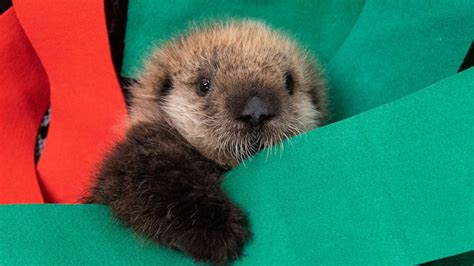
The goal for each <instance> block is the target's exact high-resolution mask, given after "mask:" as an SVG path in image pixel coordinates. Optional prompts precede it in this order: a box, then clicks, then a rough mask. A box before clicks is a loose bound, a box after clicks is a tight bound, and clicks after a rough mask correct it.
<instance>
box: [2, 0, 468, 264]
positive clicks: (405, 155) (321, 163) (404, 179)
mask: <svg viewBox="0 0 474 266" xmlns="http://www.w3.org/2000/svg"><path fill="white" fill-rule="evenodd" d="M223 16H232V17H236V16H237V17H242V16H243V17H257V18H260V19H263V20H265V21H267V22H269V23H270V24H272V25H275V26H277V27H281V28H283V29H285V30H287V31H289V32H290V33H293V34H294V35H295V36H296V38H298V39H299V40H300V42H301V43H303V44H304V45H305V46H306V47H308V48H309V49H310V50H311V51H312V52H313V53H315V54H317V55H318V56H319V57H320V58H321V62H322V63H323V64H324V66H326V69H327V73H328V78H329V81H330V85H331V90H330V94H331V98H332V109H333V113H334V115H333V120H334V121H337V122H335V123H333V124H330V125H328V126H326V127H323V128H320V129H317V130H314V131H312V132H310V133H308V134H305V135H302V136H298V137H296V138H293V139H291V140H290V141H287V142H286V143H285V145H284V149H276V151H274V152H273V153H272V154H270V155H269V156H268V158H267V155H266V154H265V151H264V152H263V153H261V154H259V155H257V157H256V158H255V159H253V160H251V161H248V162H246V163H245V166H241V167H238V168H237V169H234V171H232V172H230V173H229V174H228V175H227V177H226V179H225V181H224V189H225V190H226V192H227V193H228V194H229V195H230V196H231V197H232V198H233V199H234V200H235V201H236V202H237V203H238V204H239V205H240V206H241V207H242V208H243V209H244V210H246V211H247V212H248V214H249V217H250V220H251V223H252V231H253V233H254V239H253V241H252V242H251V243H250V244H249V245H248V246H247V248H246V250H245V254H246V256H245V257H244V258H243V259H242V260H240V261H238V262H237V263H236V264H237V265H288V264H293V265H314V264H327V265H337V264H396V265H399V264H414V263H422V262H425V261H430V260H434V259H439V258H442V257H447V256H451V255H455V254H457V253H461V252H465V251H468V250H472V249H474V222H473V221H474V205H473V203H474V69H470V70H466V71H464V72H462V73H459V74H456V72H457V70H458V68H459V66H460V65H461V62H462V60H463V58H464V56H465V54H466V52H467V49H468V48H469V46H470V45H471V42H472V40H473V38H474V20H473V19H472V18H473V17H474V2H473V1H470V0H469V1H468V0H466V1H461V0H458V1H430V2H426V1H388V0H385V1H384V0H379V1H366V2H365V3H364V2H363V1H350V3H349V1H346V2H345V3H342V2H339V1H305V2H303V1H290V0H287V1H286V0H280V1H233V2H232V3H230V2H229V1H223V0H222V1H213V2H212V3H211V2H209V1H205V0H195V1H184V0H181V1H174V2H171V1H170V2H160V3H158V2H157V1H152V0H147V1H130V11H129V25H128V29H127V30H128V31H127V36H126V51H125V60H124V68H123V74H125V75H127V76H129V77H133V76H134V75H135V74H136V73H137V71H139V69H140V67H141V60H142V58H143V57H144V56H146V53H147V52H148V51H149V45H150V44H151V43H152V42H153V41H156V40H165V39H166V38H169V37H170V36H171V35H174V34H175V33H176V32H177V31H179V30H181V29H182V28H184V27H185V26H186V25H187V24H188V23H189V22H190V21H193V20H195V19H201V18H207V17H223ZM0 217H1V219H0V258H1V262H5V263H7V264H18V263H35V262H36V263H38V262H42V263H75V264H85V263H87V264H97V263H110V264H114V265H115V264H140V263H147V264H160V265H183V264H190V263H192V262H191V260H190V259H189V258H187V257H185V256H183V255H181V254H179V253H176V252H173V251H170V250H166V249H163V248H161V247H158V246H156V245H152V244H150V243H147V242H146V241H144V240H142V239H140V238H138V237H136V236H134V234H133V233H132V232H130V231H129V230H127V229H125V228H123V227H121V226H119V225H118V224H117V222H115V221H113V220H112V219H111V217H110V215H109V212H108V210H107V209H106V208H104V207H101V206H93V205H91V206H79V205H76V206H71V205H55V206H54V205H29V206H28V205H27V206H0Z"/></svg>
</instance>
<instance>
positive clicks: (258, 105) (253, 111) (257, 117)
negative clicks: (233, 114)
mask: <svg viewBox="0 0 474 266" xmlns="http://www.w3.org/2000/svg"><path fill="white" fill-rule="evenodd" d="M273 116H274V113H273V112H272V111H271V110H270V108H268V106H267V104H266V103H265V102H264V101H263V100H262V99H260V98H259V97H257V96H253V97H251V98H250V99H249V100H248V101H247V103H246V104H245V106H244V108H243V109H242V111H241V113H240V116H239V120H242V121H245V122H247V123H249V124H250V126H252V127H258V126H260V125H261V124H263V122H264V121H265V120H268V119H270V118H272V117H273Z"/></svg>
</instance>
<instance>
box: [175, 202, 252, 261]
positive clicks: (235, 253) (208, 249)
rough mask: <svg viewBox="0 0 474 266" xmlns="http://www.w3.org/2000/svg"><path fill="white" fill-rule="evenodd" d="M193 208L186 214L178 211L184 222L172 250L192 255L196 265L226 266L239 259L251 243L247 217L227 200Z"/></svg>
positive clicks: (199, 203)
mask: <svg viewBox="0 0 474 266" xmlns="http://www.w3.org/2000/svg"><path fill="white" fill-rule="evenodd" d="M192 206H193V207H192V211H184V209H188V208H184V209H181V210H178V209H180V208H179V207H177V209H176V211H177V212H178V213H179V214H181V215H179V216H181V217H182V220H181V222H180V224H179V225H178V226H177V228H179V230H178V232H175V233H176V234H175V235H174V237H173V239H172V240H171V246H172V247H173V248H176V249H178V250H181V251H182V252H184V253H186V254H189V255H191V256H192V257H193V258H194V259H195V260H196V261H200V262H211V263H213V264H216V265H225V264H227V263H229V262H231V261H233V260H236V259H237V258H239V257H240V256H241V255H242V250H243V247H244V245H245V244H246V243H247V242H248V241H249V239H250V232H249V230H248V226H249V225H248V220H247V218H246V216H245V215H244V213H243V212H242V211H241V210H240V209H239V208H238V207H236V206H235V205H234V204H232V203H231V202H229V201H226V200H217V199H211V200H201V201H195V202H194V204H193V205H192ZM188 210H189V209H188ZM183 211H184V212H183ZM186 213H187V214H188V215H186ZM174 218H175V219H180V218H178V217H174Z"/></svg>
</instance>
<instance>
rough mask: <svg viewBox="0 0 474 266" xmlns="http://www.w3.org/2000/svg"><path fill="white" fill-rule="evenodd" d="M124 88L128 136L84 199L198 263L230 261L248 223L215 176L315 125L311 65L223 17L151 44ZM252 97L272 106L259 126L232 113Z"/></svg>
mask: <svg viewBox="0 0 474 266" xmlns="http://www.w3.org/2000/svg"><path fill="white" fill-rule="evenodd" d="M289 75H291V77H292V78H291V80H290V81H288V78H287V77H288V76H289ZM203 78H205V79H208V80H210V81H211V89H210V91H209V93H207V94H203V92H200V91H199V82H200V81H201V80H202V79H203ZM288 84H291V86H292V87H291V91H290V90H289V88H288ZM131 91H132V94H133V98H132V104H131V110H130V113H131V117H130V125H129V129H128V132H127V136H126V138H125V140H124V141H122V142H121V143H119V144H118V145H117V146H116V147H115V148H114V149H113V150H112V151H111V153H110V155H109V156H108V157H107V158H106V160H105V162H104V164H103V165H102V167H101V169H100V171H99V173H98V175H97V182H96V185H95V186H94V187H93V188H92V190H91V196H90V197H89V198H88V202H97V203H103V204H107V205H110V206H111V207H112V211H113V213H114V215H115V216H116V217H118V218H119V219H121V220H122V221H124V222H125V224H127V225H129V226H131V227H132V228H134V229H135V230H137V231H138V232H140V233H142V234H144V235H145V236H147V237H149V238H151V239H154V240H157V241H158V242H160V243H162V244H164V245H167V246H169V247H173V248H176V249H179V250H181V251H183V252H185V253H188V254H190V255H192V256H193V257H194V258H196V259H197V260H199V261H211V262H214V263H227V262H228V261H230V260H233V259H236V258H237V257H238V256H239V255H240V254H241V252H242V248H243V245H244V244H245V243H246V242H247V241H248V240H249V236H250V233H249V231H248V222H247V220H246V218H245V216H244V214H243V212H242V211H241V210H240V209H239V208H238V207H237V206H235V205H234V204H233V203H232V202H231V201H230V200H229V199H228V198H227V197H226V196H225V195H224V194H223V193H222V192H221V190H220V187H219V185H220V182H221V177H222V175H223V174H224V173H225V171H227V170H228V169H229V167H232V166H235V165H236V164H238V163H239V162H240V161H242V160H243V159H245V158H247V157H249V156H250V155H251V154H253V153H255V152H257V151H258V150H260V149H262V148H266V147H267V148H268V147H271V146H272V145H274V144H276V143H279V142H281V141H282V140H283V139H285V138H288V137H290V136H293V135H295V134H298V133H301V132H304V131H307V130H310V129H312V128H315V127H317V126H319V125H321V123H322V122H323V121H324V118H325V117H326V94H325V84H324V80H323V78H322V76H321V73H320V70H319V68H318V67H317V65H316V64H315V62H314V60H312V59H311V58H310V57H309V56H308V55H307V53H306V52H304V51H303V50H302V49H301V48H299V47H298V45H296V44H295V43H294V42H293V41H292V40H290V39H289V38H287V37H285V35H283V34H281V33H280V32H278V31H275V30H273V29H270V28H269V27H268V26H266V25H265V24H263V23H260V22H255V21H229V22H226V23H216V24H212V25H208V26H207V27H198V28H194V29H192V30H191V31H189V32H188V33H187V34H185V35H183V36H182V37H179V38H177V39H174V40H171V41H170V42H168V43H166V44H165V45H163V46H162V47H159V48H157V49H156V50H155V52H154V53H153V54H152V56H151V57H150V59H149V61H148V62H147V64H146V66H145V70H144V71H143V73H142V75H141V76H140V77H139V79H138V83H137V84H136V85H135V86H134V87H132V88H131ZM253 96H258V97H259V98H260V99H262V101H263V102H265V104H267V105H268V106H267V107H268V110H271V117H270V116H269V117H270V118H269V119H267V120H266V121H265V123H262V124H261V125H259V126H258V128H255V127H250V126H249V125H248V124H247V123H246V122H243V121H242V119H241V118H242V117H239V114H240V113H241V110H242V108H243V106H244V105H245V103H247V102H248V101H249V99H250V98H251V97H253Z"/></svg>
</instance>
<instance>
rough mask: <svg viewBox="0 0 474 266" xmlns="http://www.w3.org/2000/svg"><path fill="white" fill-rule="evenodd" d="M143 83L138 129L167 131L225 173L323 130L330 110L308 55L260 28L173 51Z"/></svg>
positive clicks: (201, 32)
mask: <svg viewBox="0 0 474 266" xmlns="http://www.w3.org/2000/svg"><path fill="white" fill-rule="evenodd" d="M138 81H139V82H138V85H137V86H136V87H135V88H132V89H133V91H132V93H133V95H134V99H133V103H132V107H131V114H132V123H140V122H153V121H155V122H154V123H164V122H165V123H168V124H169V125H170V126H171V127H173V128H175V129H176V130H177V131H178V132H179V133H180V134H181V135H182V136H183V137H184V138H185V139H186V140H187V141H188V142H189V143H190V144H191V145H193V146H194V147H196V148H197V149H198V150H199V151H200V152H201V153H202V154H203V155H205V156H206V157H208V158H210V159H212V160H214V161H216V162H217V163H219V164H221V165H229V166H234V165H236V164H237V163H238V162H240V161H241V160H243V159H244V158H246V157H248V156H250V155H252V154H253V153H255V152H257V151H259V150H260V149H262V148H265V147H271V146H272V145H274V144H276V143H279V142H281V141H282V140H283V139H285V138H288V137H290V136H293V135H296V134H299V133H301V132H304V131H307V130H310V129H312V128H315V127H317V126H319V125H320V124H321V122H322V119H323V118H324V113H325V107H326V103H325V88H324V82H323V79H322V77H321V75H320V72H319V70H318V69H317V68H316V66H315V65H314V64H313V62H312V60H311V59H310V58H309V57H308V56H307V54H306V53H304V52H303V51H302V50H301V49H300V48H299V47H298V46H297V45H296V44H295V43H294V42H293V41H291V40H290V39H288V38H286V37H284V36H283V35H281V34H280V33H279V32H276V31H274V30H272V29H270V28H268V27H267V26H266V25H264V24H262V23H259V22H254V21H242V22H236V21H233V22H228V23H224V24H214V25H211V26H209V27H206V28H200V29H195V30H193V31H191V32H190V33H188V34H187V35H185V36H183V37H181V38H178V39H175V40H173V41H171V42H169V43H167V44H166V45H165V46H164V47H162V48H158V49H157V50H156V51H155V52H154V54H153V56H152V57H151V59H150V60H149V61H148V63H147V64H146V67H145V71H144V72H143V74H142V76H141V77H140V78H139V80H138Z"/></svg>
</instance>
